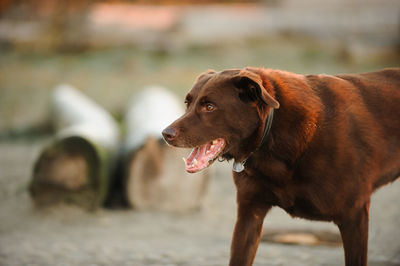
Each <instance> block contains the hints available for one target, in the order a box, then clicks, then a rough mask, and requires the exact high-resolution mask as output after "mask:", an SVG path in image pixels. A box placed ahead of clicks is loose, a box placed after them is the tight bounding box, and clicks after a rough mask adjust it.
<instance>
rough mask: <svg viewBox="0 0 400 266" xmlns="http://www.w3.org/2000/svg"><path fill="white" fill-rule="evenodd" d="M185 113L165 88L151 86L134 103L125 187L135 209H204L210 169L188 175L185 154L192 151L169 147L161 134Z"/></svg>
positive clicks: (129, 116) (129, 118)
mask: <svg viewBox="0 0 400 266" xmlns="http://www.w3.org/2000/svg"><path fill="white" fill-rule="evenodd" d="M182 113H183V108H182V105H181V104H180V103H179V101H177V99H176V97H175V96H174V95H172V94H171V93H170V92H169V91H168V90H166V89H164V88H158V87H151V88H147V89H145V90H143V91H141V92H140V93H139V94H138V95H136V96H135V97H134V98H133V100H132V101H131V103H130V105H129V108H128V110H127V114H126V116H125V122H126V127H127V138H126V142H125V149H124V151H125V154H124V156H125V163H124V164H125V175H124V181H125V182H124V188H125V194H126V198H127V202H128V204H129V205H130V206H131V207H133V208H136V209H140V210H145V209H152V210H163V211H187V210H192V209H197V208H199V207H201V204H202V201H203V198H204V195H205V191H206V188H207V184H208V176H209V174H208V172H207V171H203V172H200V173H197V174H188V173H186V171H185V169H184V165H183V162H182V157H186V156H187V155H188V154H189V152H190V151H188V150H184V149H174V148H171V147H168V146H167V145H166V143H165V142H164V141H163V140H162V136H161V131H162V130H163V129H164V128H165V127H166V126H167V125H169V124H170V123H171V122H172V121H173V120H175V119H176V118H177V117H179V116H180V115H181V114H182Z"/></svg>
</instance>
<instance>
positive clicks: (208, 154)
mask: <svg viewBox="0 0 400 266" xmlns="http://www.w3.org/2000/svg"><path fill="white" fill-rule="evenodd" d="M224 147H225V140H224V139H222V138H219V139H216V140H213V141H211V142H208V143H207V144H204V145H201V146H199V147H195V148H194V149H193V150H192V152H191V153H190V155H189V157H188V158H187V159H185V158H183V160H184V161H185V167H186V171H187V172H189V173H196V172H198V171H200V170H203V169H204V168H207V167H208V166H209V165H210V164H212V163H213V162H214V161H215V159H217V158H218V156H219V155H220V154H221V152H222V150H223V149H224Z"/></svg>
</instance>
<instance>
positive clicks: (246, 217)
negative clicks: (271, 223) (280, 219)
mask: <svg viewBox="0 0 400 266" xmlns="http://www.w3.org/2000/svg"><path fill="white" fill-rule="evenodd" d="M270 208H271V207H270V206H269V207H265V206H257V205H255V204H251V203H248V204H244V203H241V202H240V201H239V202H238V217H237V221H236V225H235V230H234V232H233V239H232V245H231V259H230V263H229V265H230V266H250V265H252V264H253V260H254V257H255V255H256V252H257V247H258V244H259V242H260V237H261V231H262V226H263V221H264V218H265V215H266V214H267V212H268V210H269V209H270Z"/></svg>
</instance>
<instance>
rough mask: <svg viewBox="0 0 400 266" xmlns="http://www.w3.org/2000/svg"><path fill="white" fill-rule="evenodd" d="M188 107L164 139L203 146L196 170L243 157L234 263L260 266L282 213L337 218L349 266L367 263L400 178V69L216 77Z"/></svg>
mask: <svg viewBox="0 0 400 266" xmlns="http://www.w3.org/2000/svg"><path fill="white" fill-rule="evenodd" d="M185 103H186V106H187V109H186V113H185V114H184V115H183V116H182V117H181V118H179V119H178V120H176V121H175V122H173V123H172V124H171V125H170V126H169V127H167V128H166V129H165V130H164V131H163V136H164V138H165V140H166V141H167V142H168V143H169V144H170V145H173V146H176V147H190V148H193V151H192V152H191V154H190V155H189V157H188V158H187V159H185V166H186V171H188V172H190V173H194V172H198V171H200V170H202V169H204V168H206V167H208V166H209V165H211V164H212V163H213V162H214V161H215V160H216V159H217V158H223V159H227V160H231V159H232V160H233V178H234V182H235V184H236V188H237V204H238V215H237V222H236V225H235V230H234V234H233V240H232V245H231V258H230V264H229V265H231V266H233V265H240V266H245V265H252V263H253V260H254V257H255V254H256V251H257V246H258V243H259V241H260V234H261V231H262V225H263V220H264V217H265V215H266V214H267V212H268V210H269V209H270V208H271V207H272V206H279V207H280V208H282V209H284V210H285V211H286V212H287V213H289V214H290V215H291V216H293V217H302V218H306V219H311V220H322V221H333V222H334V223H335V224H337V226H338V227H339V230H340V233H341V236H342V241H343V246H344V255H345V261H346V265H347V266H355V265H367V246H368V217H369V205H370V197H371V194H372V192H373V191H374V190H375V189H377V188H379V187H381V186H382V185H385V184H387V183H389V182H393V181H394V180H396V179H397V178H398V176H400V116H399V110H400V68H397V69H385V70H382V71H377V72H371V73H364V74H354V75H336V76H331V75H298V74H294V73H289V72H285V71H280V70H271V69H262V68H245V69H231V70H224V71H222V72H215V71H212V70H210V71H207V72H206V73H203V74H202V75H200V76H199V77H198V78H197V80H196V82H195V84H194V86H193V88H192V89H191V90H190V92H189V93H188V94H187V96H186V100H185Z"/></svg>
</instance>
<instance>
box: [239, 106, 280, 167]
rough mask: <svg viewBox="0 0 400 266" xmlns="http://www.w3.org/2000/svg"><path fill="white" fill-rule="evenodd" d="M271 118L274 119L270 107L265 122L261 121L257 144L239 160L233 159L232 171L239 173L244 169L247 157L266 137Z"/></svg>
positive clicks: (256, 149)
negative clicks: (261, 128) (259, 138)
mask: <svg viewBox="0 0 400 266" xmlns="http://www.w3.org/2000/svg"><path fill="white" fill-rule="evenodd" d="M273 120H274V109H273V108H270V111H269V114H268V116H267V120H266V122H265V123H261V125H262V127H263V128H264V129H263V130H262V136H261V140H260V141H259V143H258V144H257V146H256V148H255V149H254V150H252V151H250V152H249V153H248V155H247V156H246V157H245V158H244V159H241V160H236V159H235V161H234V162H233V166H232V169H233V171H235V172H237V173H239V172H242V171H243V170H244V168H245V164H246V162H247V159H249V158H250V157H251V156H252V155H253V154H254V153H255V152H257V151H258V150H259V149H260V148H261V146H262V145H263V144H264V142H265V140H266V137H267V136H268V134H269V132H270V131H271V126H272V121H273Z"/></svg>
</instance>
